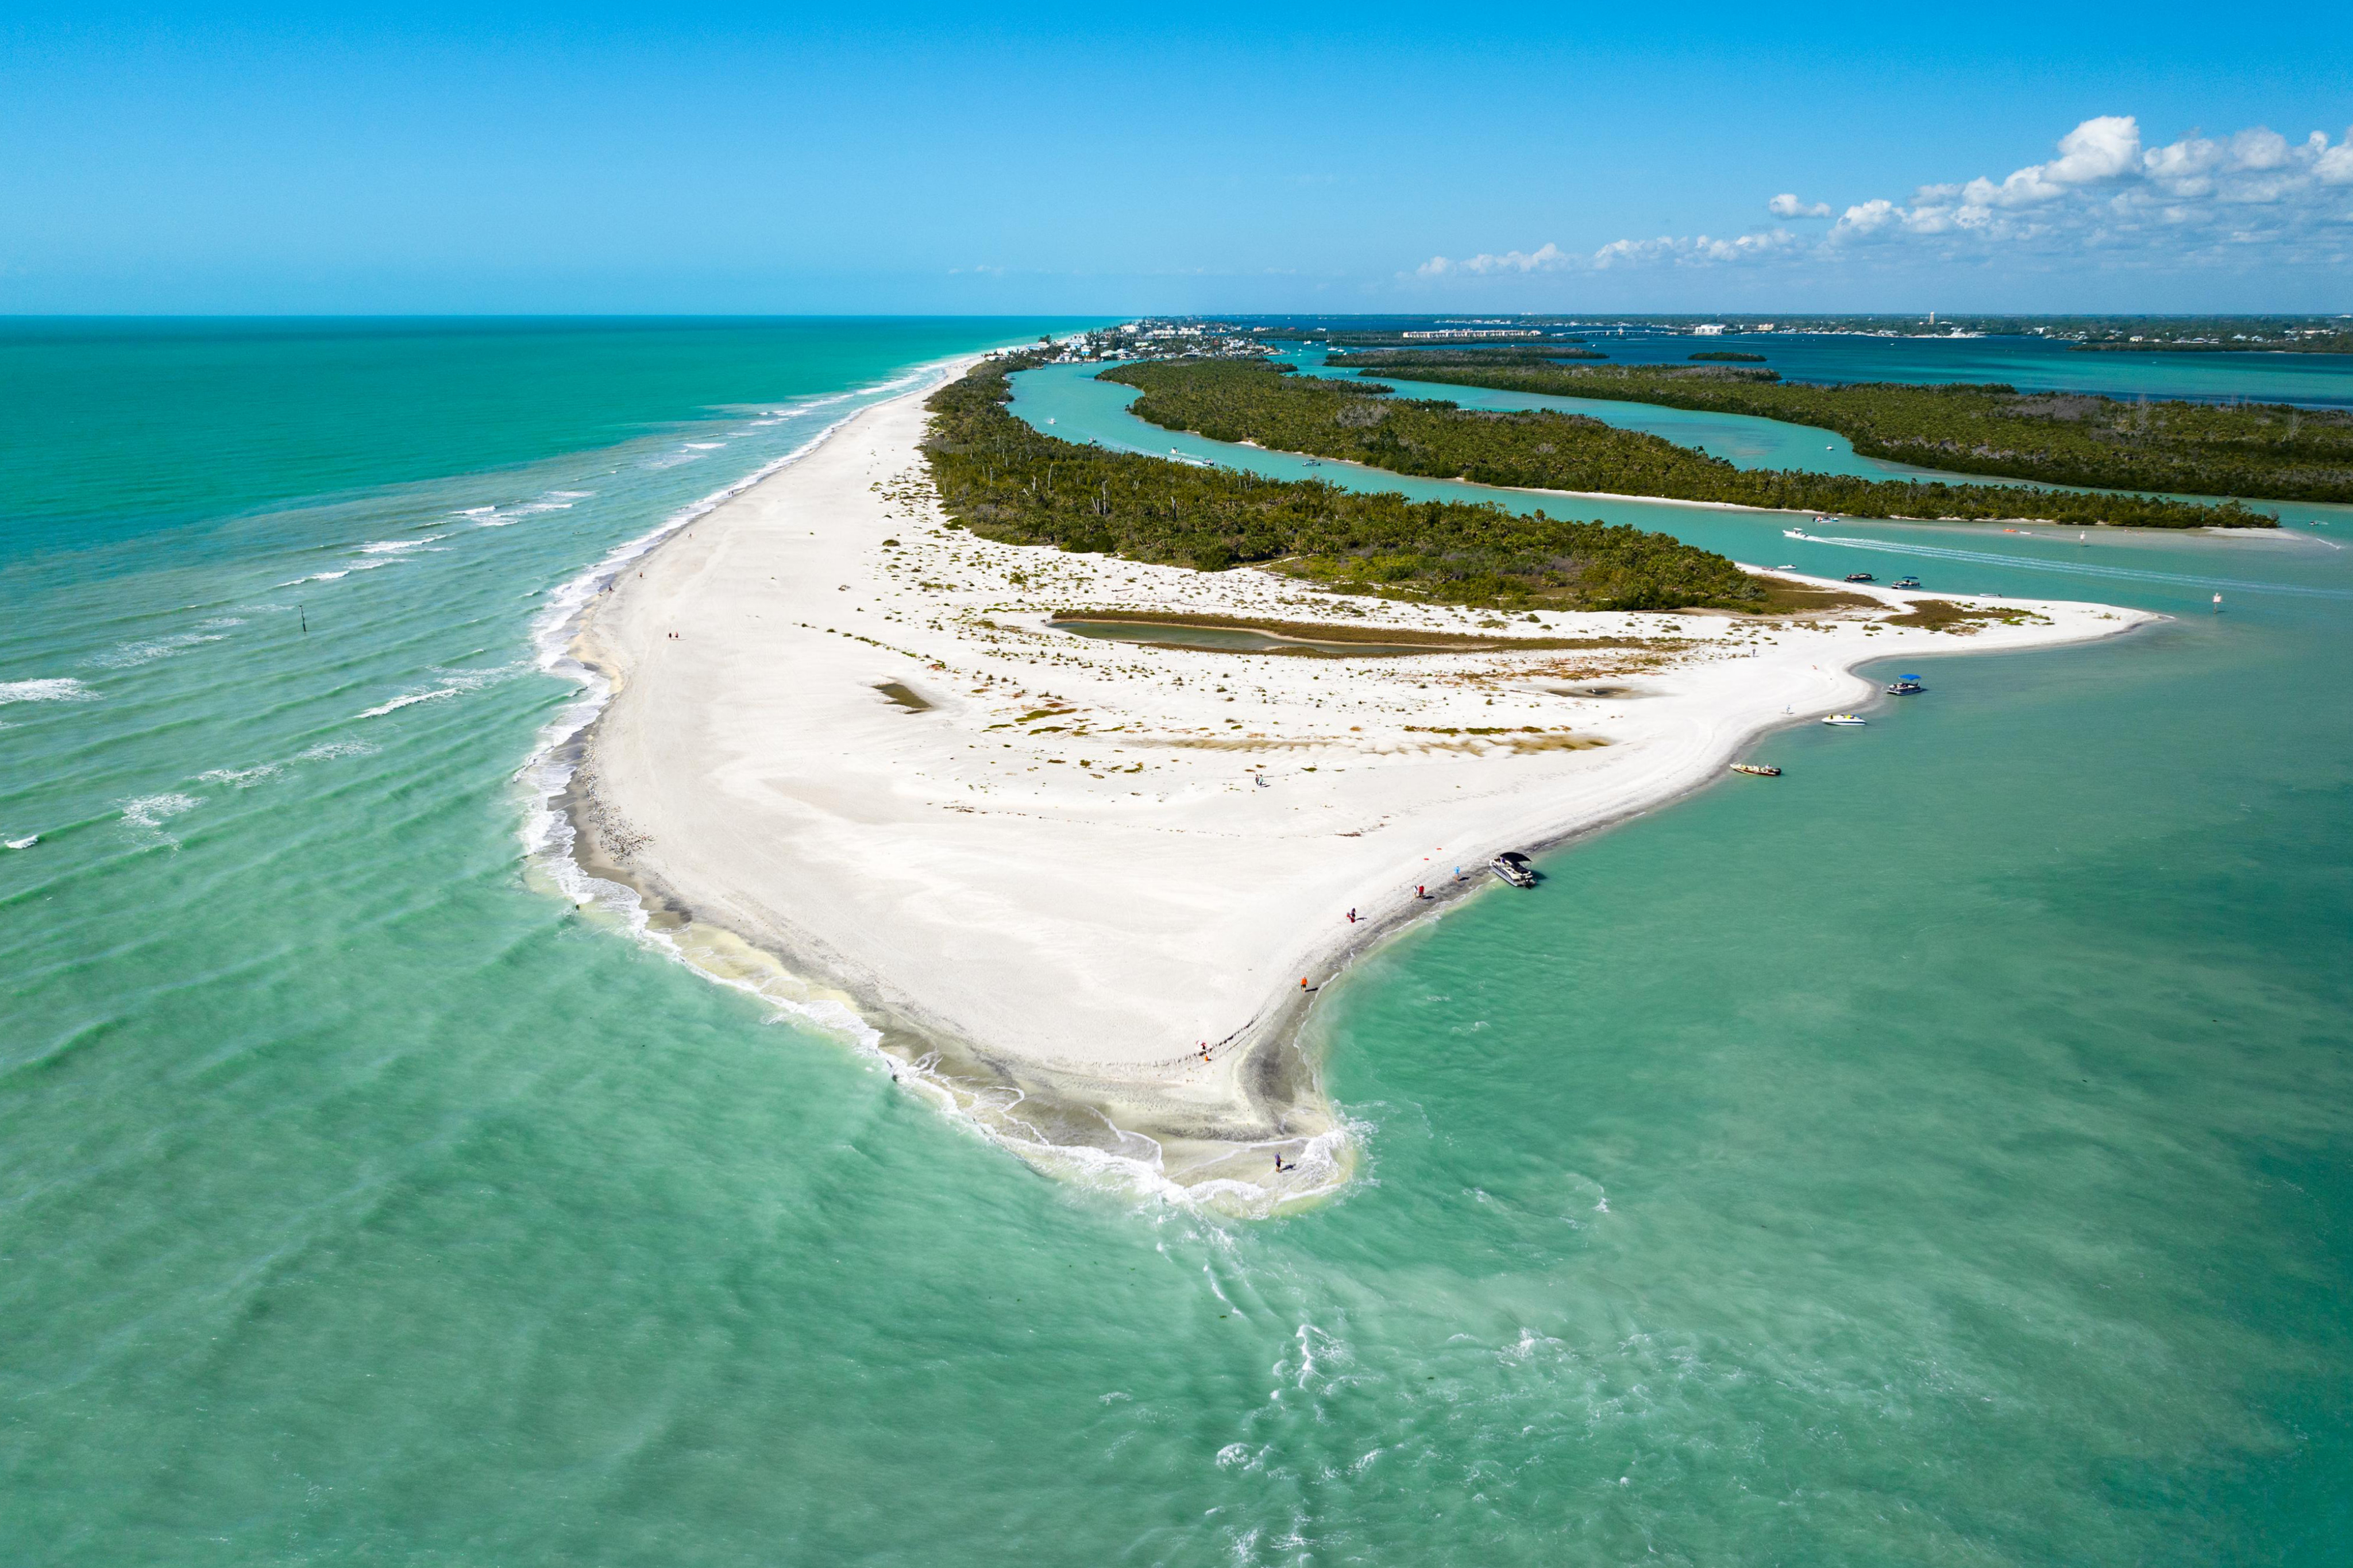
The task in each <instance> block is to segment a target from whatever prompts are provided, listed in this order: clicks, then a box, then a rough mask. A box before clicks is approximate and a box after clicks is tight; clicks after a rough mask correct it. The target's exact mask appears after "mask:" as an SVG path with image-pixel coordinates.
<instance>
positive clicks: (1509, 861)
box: [1487, 849, 1536, 888]
mask: <svg viewBox="0 0 2353 1568" xmlns="http://www.w3.org/2000/svg"><path fill="white" fill-rule="evenodd" d="M1487 869H1489V870H1490V871H1493V873H1495V875H1497V876H1498V877H1501V878H1502V879H1504V880H1505V881H1506V882H1509V883H1510V884H1511V885H1512V886H1514V888H1533V887H1535V885H1536V868H1535V867H1534V866H1531V865H1530V864H1528V858H1527V857H1526V856H1525V855H1523V854H1521V853H1520V852H1519V851H1518V850H1516V849H1506V850H1504V852H1503V853H1502V854H1501V855H1498V856H1496V857H1495V858H1493V860H1490V861H1488V862H1487Z"/></svg>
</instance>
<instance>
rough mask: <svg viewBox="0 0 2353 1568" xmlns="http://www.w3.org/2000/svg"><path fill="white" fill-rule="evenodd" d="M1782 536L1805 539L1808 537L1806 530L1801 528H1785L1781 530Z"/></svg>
mask: <svg viewBox="0 0 2353 1568" xmlns="http://www.w3.org/2000/svg"><path fill="white" fill-rule="evenodd" d="M1781 537H1782V538H1784V539H1803V538H1805V537H1806V531H1805V530H1803V529H1801V528H1785V529H1783V530H1782V531H1781Z"/></svg>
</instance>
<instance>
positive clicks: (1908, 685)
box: [1887, 675, 1927, 697]
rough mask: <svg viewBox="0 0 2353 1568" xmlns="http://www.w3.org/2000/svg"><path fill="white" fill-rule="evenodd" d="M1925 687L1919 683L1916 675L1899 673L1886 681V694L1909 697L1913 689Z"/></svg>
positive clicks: (1920, 689)
mask: <svg viewBox="0 0 2353 1568" xmlns="http://www.w3.org/2000/svg"><path fill="white" fill-rule="evenodd" d="M1926 690H1927V688H1926V687H1925V686H1923V685H1921V684H1920V678H1919V677H1918V676H1916V675H1899V676H1897V677H1896V678H1895V679H1894V680H1891V681H1889V682H1888V683H1887V695H1889V696H1890V697H1909V696H1911V695H1912V694H1913V693H1914V692H1915V691H1926Z"/></svg>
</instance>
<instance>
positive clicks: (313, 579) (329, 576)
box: [278, 566, 352, 588]
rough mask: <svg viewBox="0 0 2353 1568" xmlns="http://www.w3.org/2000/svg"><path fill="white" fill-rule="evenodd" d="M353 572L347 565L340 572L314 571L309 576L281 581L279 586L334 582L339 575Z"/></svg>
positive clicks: (296, 586)
mask: <svg viewBox="0 0 2353 1568" xmlns="http://www.w3.org/2000/svg"><path fill="white" fill-rule="evenodd" d="M351 574H352V569H351V568H350V567H348V566H346V567H344V568H343V570H342V571H340V572H313V573H311V574H310V575H309V576H308V577H296V578H294V579H293V580H291V581H290V582H285V583H280V584H278V586H280V587H281V588H299V587H301V585H302V584H305V583H332V582H333V581H334V580H335V579H336V578H338V577H348V576H350V575H351Z"/></svg>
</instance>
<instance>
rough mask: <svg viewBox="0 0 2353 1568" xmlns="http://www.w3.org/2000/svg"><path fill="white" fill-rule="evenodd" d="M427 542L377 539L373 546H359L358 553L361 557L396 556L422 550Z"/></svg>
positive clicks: (420, 540)
mask: <svg viewBox="0 0 2353 1568" xmlns="http://www.w3.org/2000/svg"><path fill="white" fill-rule="evenodd" d="M427 542H428V541H427V540H422V539H379V540H377V541H376V542H375V543H373V544H363V545H361V546H360V553H361V554H363V555H397V554H399V553H400V552H403V551H405V550H422V549H424V548H425V546H426V545H427Z"/></svg>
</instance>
